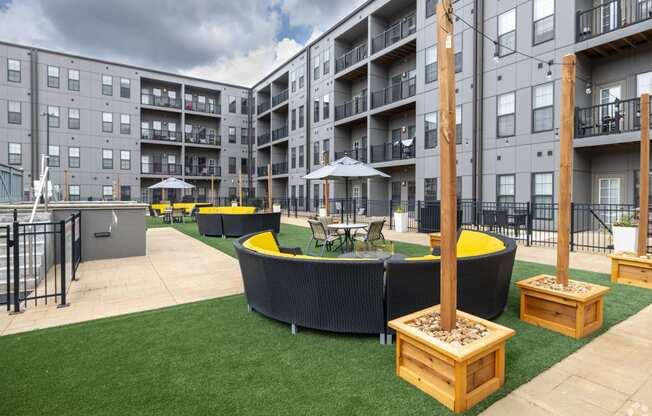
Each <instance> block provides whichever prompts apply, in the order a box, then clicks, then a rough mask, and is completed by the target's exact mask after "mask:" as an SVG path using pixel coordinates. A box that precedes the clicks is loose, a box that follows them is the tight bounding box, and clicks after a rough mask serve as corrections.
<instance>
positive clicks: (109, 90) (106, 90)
mask: <svg viewBox="0 0 652 416" xmlns="http://www.w3.org/2000/svg"><path fill="white" fill-rule="evenodd" d="M106 80H110V82H109V83H108V84H107V83H106V82H105V81H106ZM102 95H106V96H109V97H110V96H113V76H112V75H106V74H102Z"/></svg>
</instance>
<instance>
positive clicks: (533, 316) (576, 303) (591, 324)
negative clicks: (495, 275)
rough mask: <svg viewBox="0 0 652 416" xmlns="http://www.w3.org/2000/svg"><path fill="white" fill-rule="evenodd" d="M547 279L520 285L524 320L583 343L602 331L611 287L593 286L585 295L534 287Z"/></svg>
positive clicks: (533, 278)
mask: <svg viewBox="0 0 652 416" xmlns="http://www.w3.org/2000/svg"><path fill="white" fill-rule="evenodd" d="M545 277H546V276H544V275H542V276H535V277H531V278H529V279H526V280H521V281H520V282H517V283H516V285H517V286H518V287H519V288H520V289H521V320H522V321H525V322H529V323H531V324H534V325H537V326H540V327H542V328H546V329H550V330H552V331H556V332H559V333H562V334H564V335H567V336H569V337H574V338H577V339H580V338H582V337H585V336H587V335H589V334H591V333H592V332H594V331H596V330H598V329H599V328H601V327H602V324H603V321H604V315H603V313H604V295H605V294H606V293H607V292H608V291H609V290H610V289H609V288H608V287H604V286H599V285H594V284H590V286H591V287H592V290H591V291H590V292H588V293H585V294H574V293H565V292H557V291H554V290H551V289H546V288H541V287H537V286H534V285H532V282H533V281H536V280H540V279H542V278H545Z"/></svg>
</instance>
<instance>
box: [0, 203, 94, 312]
mask: <svg viewBox="0 0 652 416" xmlns="http://www.w3.org/2000/svg"><path fill="white" fill-rule="evenodd" d="M0 247H3V248H4V256H3V259H2V260H0V261H1V262H2V263H4V264H2V263H0V265H2V266H4V269H5V283H4V291H2V292H0V304H4V305H6V308H7V311H12V312H14V313H19V312H21V310H22V309H23V308H24V307H26V306H27V305H28V304H30V303H33V304H34V305H38V304H39V303H40V302H41V303H45V304H47V303H49V302H51V301H54V302H56V303H57V304H58V305H60V306H66V305H68V291H69V290H70V286H71V281H72V280H74V279H75V276H76V273H77V268H78V266H79V263H80V262H81V255H82V239H81V212H79V213H76V214H73V215H71V216H70V217H68V218H66V219H65V220H61V221H52V222H35V223H21V222H19V221H18V215H17V212H16V211H14V220H13V222H12V224H11V225H6V226H4V227H3V228H1V229H0Z"/></svg>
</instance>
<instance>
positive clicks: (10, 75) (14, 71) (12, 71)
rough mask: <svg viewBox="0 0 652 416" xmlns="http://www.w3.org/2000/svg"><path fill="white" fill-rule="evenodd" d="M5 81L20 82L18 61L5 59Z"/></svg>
mask: <svg viewBox="0 0 652 416" xmlns="http://www.w3.org/2000/svg"><path fill="white" fill-rule="evenodd" d="M7 81H9V82H20V61H19V60H17V59H7Z"/></svg>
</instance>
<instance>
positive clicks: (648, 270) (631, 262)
mask: <svg viewBox="0 0 652 416" xmlns="http://www.w3.org/2000/svg"><path fill="white" fill-rule="evenodd" d="M609 257H611V281H612V282H614V283H622V284H626V285H632V286H638V287H643V288H646V289H652V260H650V259H642V258H639V257H635V256H633V255H632V256H623V255H615V254H612V255H610V256H609Z"/></svg>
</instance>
